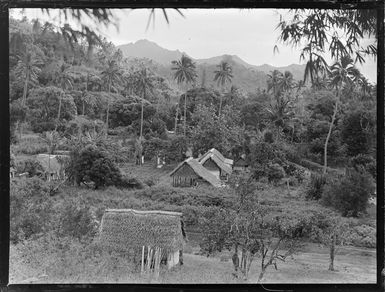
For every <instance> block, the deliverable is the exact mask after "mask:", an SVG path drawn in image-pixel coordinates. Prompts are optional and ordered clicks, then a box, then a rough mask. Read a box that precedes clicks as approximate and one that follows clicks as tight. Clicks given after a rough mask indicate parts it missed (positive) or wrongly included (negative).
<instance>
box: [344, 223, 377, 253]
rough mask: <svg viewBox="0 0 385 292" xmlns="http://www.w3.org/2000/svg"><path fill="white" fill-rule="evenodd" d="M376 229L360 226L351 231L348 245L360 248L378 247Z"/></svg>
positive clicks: (347, 237) (347, 238) (348, 236)
mask: <svg viewBox="0 0 385 292" xmlns="http://www.w3.org/2000/svg"><path fill="white" fill-rule="evenodd" d="M376 242H377V238H376V228H374V227H371V226H368V225H358V226H355V227H353V228H352V229H351V230H349V233H348V234H347V236H346V243H347V244H349V245H354V246H359V247H369V248H374V247H376Z"/></svg>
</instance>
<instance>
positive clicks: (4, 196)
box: [0, 0, 385, 291]
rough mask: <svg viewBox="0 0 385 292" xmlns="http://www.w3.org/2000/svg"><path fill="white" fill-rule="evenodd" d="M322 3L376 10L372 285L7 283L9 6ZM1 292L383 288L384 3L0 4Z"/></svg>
mask: <svg viewBox="0 0 385 292" xmlns="http://www.w3.org/2000/svg"><path fill="white" fill-rule="evenodd" d="M97 7H103V8H282V9H284V8H286V9H287V8H321V9H375V10H376V11H377V34H378V38H377V39H378V43H377V48H378V50H377V51H378V53H377V54H378V55H377V284H295V283H291V284H199V285H194V284H65V285H63V284H12V285H8V277H9V246H10V244H9V231H10V226H9V225H10V222H9V218H10V217H9V203H10V198H9V163H10V152H9V151H10V147H9V146H10V145H9V144H10V143H9V137H10V121H9V98H6V96H9V40H8V38H9V37H8V29H9V23H8V20H9V11H8V9H10V8H79V9H81V8H97ZM0 38H1V42H0V44H1V45H0V92H1V95H2V98H0V114H1V117H2V120H1V123H0V137H1V138H0V291H2V290H3V289H6V290H8V289H9V290H12V291H24V290H29V291H48V290H49V291H52V290H59V291H78V290H83V289H92V290H93V291H99V290H101V291H105V290H106V289H108V290H111V289H112V290H114V291H115V290H116V291H121V290H122V291H127V290H128V291H198V290H199V291H202V290H203V291H223V290H234V291H309V290H312V291H383V290H384V285H383V283H384V281H383V279H384V276H385V275H384V274H382V271H383V269H384V3H383V2H382V1H379V0H378V1H371V0H369V1H365V0H356V1H338V0H334V1H301V0H286V1H279V0H278V1H277V0H275V1H267V0H259V1H258V0H254V1H253V0H222V1H219V0H186V1H185V0H179V1H178V0H165V1H161V0H152V1H151V0H132V1H125V0H114V1H111V0H96V1H92V0H79V1H76V0H75V1H71V0H67V1H65V0H9V1H8V2H3V3H0Z"/></svg>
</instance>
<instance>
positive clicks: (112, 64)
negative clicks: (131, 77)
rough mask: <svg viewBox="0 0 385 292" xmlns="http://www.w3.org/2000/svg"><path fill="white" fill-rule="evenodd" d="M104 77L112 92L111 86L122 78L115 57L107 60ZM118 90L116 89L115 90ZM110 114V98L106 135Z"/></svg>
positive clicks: (108, 101) (103, 72)
mask: <svg viewBox="0 0 385 292" xmlns="http://www.w3.org/2000/svg"><path fill="white" fill-rule="evenodd" d="M101 75H102V79H104V81H105V82H106V84H107V89H108V93H109V94H110V93H111V88H112V87H114V85H117V84H118V83H119V82H120V80H121V78H120V76H121V72H120V67H119V66H118V64H117V63H116V61H115V60H114V59H110V60H107V68H106V69H105V70H104V71H102V73H101ZM115 91H116V90H115ZM109 114H110V98H108V99H107V113H106V135H107V134H108V133H107V132H108V118H109Z"/></svg>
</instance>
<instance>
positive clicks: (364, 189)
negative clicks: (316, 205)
mask: <svg viewBox="0 0 385 292" xmlns="http://www.w3.org/2000/svg"><path fill="white" fill-rule="evenodd" d="M373 192H374V183H373V178H372V176H371V175H370V174H368V173H367V172H358V171H355V170H351V171H349V172H348V174H347V175H346V176H345V177H343V178H342V179H339V180H338V181H337V180H335V181H330V182H328V184H326V186H325V189H324V191H323V193H322V200H321V201H322V203H323V204H324V205H325V206H331V207H334V208H335V209H337V210H338V211H340V212H341V214H342V216H348V217H350V216H352V217H358V216H359V215H361V214H362V213H364V212H366V208H367V206H368V199H369V197H370V195H371V194H373Z"/></svg>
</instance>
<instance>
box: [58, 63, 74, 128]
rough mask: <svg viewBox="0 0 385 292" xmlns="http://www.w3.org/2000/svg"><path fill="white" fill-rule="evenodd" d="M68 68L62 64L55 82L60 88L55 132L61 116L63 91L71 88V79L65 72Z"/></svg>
mask: <svg viewBox="0 0 385 292" xmlns="http://www.w3.org/2000/svg"><path fill="white" fill-rule="evenodd" d="M67 69H68V67H67V66H66V65H65V64H62V66H61V67H60V71H59V72H58V74H57V77H56V82H57V83H58V84H59V86H60V88H61V89H62V93H61V94H60V96H59V109H58V112H57V120H56V125H55V131H56V130H57V127H58V123H59V120H60V114H61V107H62V99H63V95H64V93H65V90H66V89H67V88H72V87H73V86H72V77H71V76H70V75H69V74H68V71H67Z"/></svg>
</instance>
